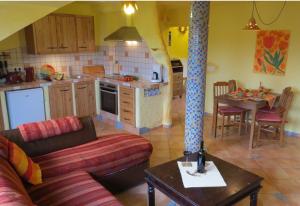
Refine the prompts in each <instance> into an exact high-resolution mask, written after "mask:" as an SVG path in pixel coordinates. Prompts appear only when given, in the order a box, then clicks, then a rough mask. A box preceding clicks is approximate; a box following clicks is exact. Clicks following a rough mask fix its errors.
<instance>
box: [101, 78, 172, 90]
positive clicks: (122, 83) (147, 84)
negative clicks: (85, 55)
mask: <svg viewBox="0 0 300 206" xmlns="http://www.w3.org/2000/svg"><path fill="white" fill-rule="evenodd" d="M97 79H98V80H99V81H101V82H107V83H111V84H116V85H120V86H126V87H133V88H143V89H152V88H158V87H160V86H165V85H168V82H160V83H153V82H150V81H144V80H137V81H136V80H134V81H130V82H125V81H120V80H117V79H112V78H106V77H101V78H99V77H98V78H97Z"/></svg>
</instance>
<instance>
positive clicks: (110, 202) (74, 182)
mask: <svg viewBox="0 0 300 206" xmlns="http://www.w3.org/2000/svg"><path fill="white" fill-rule="evenodd" d="M29 195H30V196H31V198H32V200H33V202H34V203H35V204H37V205H56V206H82V205H94V206H100V205H101V206H121V205H122V204H121V203H120V202H119V201H118V200H117V199H116V198H115V197H114V196H112V194H111V193H110V192H108V191H107V190H106V189H105V188H104V187H103V186H102V185H100V184H99V183H98V182H96V181H95V180H94V179H93V178H92V177H91V176H90V175H89V174H88V173H86V172H83V171H75V172H71V173H69V174H65V175H61V176H57V177H54V178H49V179H48V180H47V181H45V182H44V183H43V184H41V185H38V186H34V187H32V188H30V189H29Z"/></svg>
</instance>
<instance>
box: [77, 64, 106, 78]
mask: <svg viewBox="0 0 300 206" xmlns="http://www.w3.org/2000/svg"><path fill="white" fill-rule="evenodd" d="M82 72H83V74H88V75H92V76H95V77H104V76H105V69H104V66H103V65H93V66H84V67H82Z"/></svg>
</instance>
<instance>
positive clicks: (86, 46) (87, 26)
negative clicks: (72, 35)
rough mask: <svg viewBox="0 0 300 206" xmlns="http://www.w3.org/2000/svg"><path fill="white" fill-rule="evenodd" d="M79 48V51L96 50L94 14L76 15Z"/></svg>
mask: <svg viewBox="0 0 300 206" xmlns="http://www.w3.org/2000/svg"><path fill="white" fill-rule="evenodd" d="M76 34H77V48H78V51H79V52H83V51H95V32H94V17H93V16H76Z"/></svg>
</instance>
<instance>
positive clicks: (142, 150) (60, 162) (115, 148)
mask: <svg viewBox="0 0 300 206" xmlns="http://www.w3.org/2000/svg"><path fill="white" fill-rule="evenodd" d="M151 153H152V145H151V143H150V142H149V141H148V140H147V139H145V138H144V137H141V136H138V135H133V134H114V135H107V136H103V137H100V138H99V139H98V140H95V141H92V142H89V143H86V144H83V145H79V146H76V147H72V148H67V149H64V150H60V151H56V152H52V153H49V154H46V155H42V156H38V157H34V158H33V159H34V161H35V162H37V163H39V165H40V167H41V169H42V174H43V178H48V177H53V176H57V175H61V174H66V173H68V172H71V171H74V170H85V171H88V172H91V173H94V174H97V175H99V176H101V175H105V174H109V173H113V172H117V171H119V170H121V169H127V168H129V167H132V166H134V165H137V164H139V163H142V162H144V161H146V160H148V159H149V158H150V155H151Z"/></svg>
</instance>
